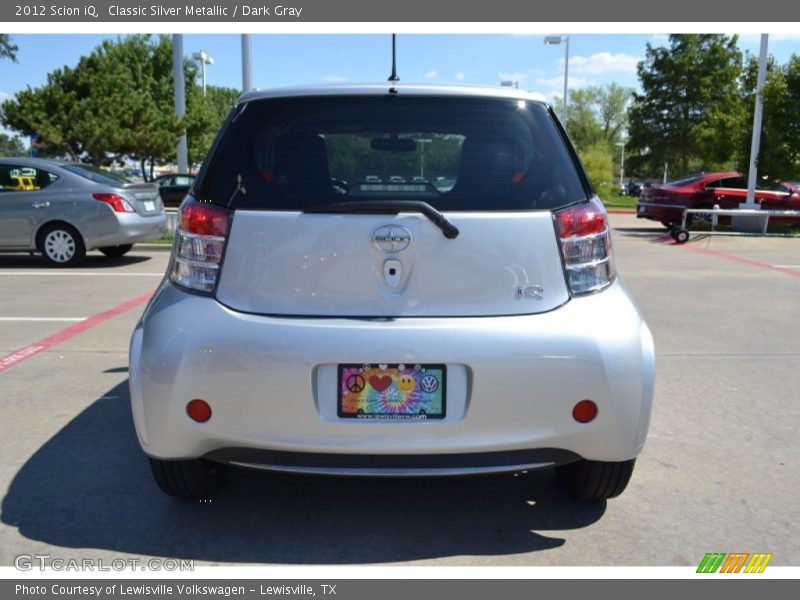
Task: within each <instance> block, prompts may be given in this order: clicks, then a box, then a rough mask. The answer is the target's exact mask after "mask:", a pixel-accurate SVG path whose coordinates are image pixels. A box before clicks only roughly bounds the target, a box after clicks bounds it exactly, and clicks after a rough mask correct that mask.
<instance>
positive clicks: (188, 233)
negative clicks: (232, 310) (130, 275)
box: [169, 198, 231, 292]
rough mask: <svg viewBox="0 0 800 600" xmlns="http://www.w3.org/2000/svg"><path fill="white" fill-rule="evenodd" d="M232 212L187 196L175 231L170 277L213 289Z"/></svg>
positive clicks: (186, 284) (194, 287)
mask: <svg viewBox="0 0 800 600" xmlns="http://www.w3.org/2000/svg"><path fill="white" fill-rule="evenodd" d="M230 221H231V212H230V211H229V210H227V209H225V208H222V207H220V206H216V205H214V204H209V203H207V202H198V201H197V200H195V199H194V198H187V199H186V200H185V201H184V202H183V204H182V205H181V212H180V222H179V224H178V228H177V230H176V231H175V246H174V248H173V261H172V270H171V271H170V275H169V277H170V279H171V280H172V281H173V282H175V283H177V284H178V285H181V286H183V287H185V288H189V289H191V290H197V291H199V292H213V291H214V288H215V287H216V285H217V278H218V277H219V270H220V266H221V264H222V253H223V250H224V249H225V240H226V239H227V237H228V229H229V227H230Z"/></svg>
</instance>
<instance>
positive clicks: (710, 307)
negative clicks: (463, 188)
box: [0, 215, 800, 565]
mask: <svg viewBox="0 0 800 600" xmlns="http://www.w3.org/2000/svg"><path fill="white" fill-rule="evenodd" d="M612 224H613V226H614V244H615V251H616V258H617V265H618V269H619V271H620V273H621V274H622V277H623V279H624V282H625V284H626V285H627V286H628V288H629V289H630V291H631V292H632V294H633V296H634V298H635V299H636V300H637V302H638V304H639V306H640V308H641V310H642V312H643V313H644V315H645V317H646V319H647V321H648V324H649V325H650V328H651V330H652V332H653V335H654V337H655V342H656V351H657V384H656V398H655V408H654V413H653V419H652V423H651V428H650V435H649V438H648V441H647V445H646V447H645V450H644V452H643V454H642V455H641V457H640V459H639V461H638V464H637V468H636V471H635V472H634V476H633V480H632V482H631V484H630V486H629V488H628V490H627V491H626V492H625V494H623V495H622V496H621V497H620V498H617V499H615V500H611V501H609V502H608V503H605V504H601V505H596V506H586V505H581V504H579V503H577V502H574V501H572V500H570V499H569V498H567V497H566V496H565V495H563V494H562V493H561V492H559V491H558V489H557V488H556V486H555V481H554V477H553V475H552V473H551V472H549V471H540V472H534V473H528V474H518V475H511V474H509V475H502V476H491V477H480V478H463V479H437V480H364V479H334V478H318V477H297V476H277V475H268V474H262V473H251V472H244V471H241V472H234V474H233V476H232V478H231V482H230V485H229V486H228V487H227V488H225V489H224V490H223V492H222V493H221V494H220V495H219V496H218V497H217V498H215V500H214V501H213V502H212V503H210V504H184V503H180V502H178V501H175V500H172V499H170V498H167V497H166V496H163V495H162V494H161V493H160V492H159V491H158V490H157V489H156V487H155V485H154V484H153V482H152V481H151V477H150V473H149V469H148V466H147V462H146V460H145V458H144V456H143V455H142V453H141V451H140V450H139V447H138V444H137V442H136V438H135V434H134V432H133V427H132V424H131V419H130V409H129V399H128V390H127V345H128V340H129V337H130V333H131V331H132V329H133V327H134V324H135V322H136V320H137V319H138V317H139V315H140V314H141V311H142V309H143V307H144V304H143V302H144V300H145V297H146V294H148V293H149V292H151V291H152V290H153V289H154V288H155V286H156V285H157V284H158V282H159V280H160V278H161V276H162V274H163V272H164V270H165V268H166V263H167V259H168V253H167V252H164V251H157V250H140V249H138V248H134V250H133V251H132V252H131V254H130V255H128V256H126V257H124V258H123V259H118V260H114V261H112V260H109V259H106V258H104V257H102V256H101V255H100V254H99V253H92V254H91V255H90V257H89V260H87V262H86V263H85V264H84V265H82V266H81V267H80V268H78V269H72V270H53V269H49V268H46V267H45V266H44V264H43V263H42V262H41V261H40V260H39V259H38V258H31V257H28V256H27V255H0V290H2V293H0V298H1V299H2V301H0V407H2V411H3V414H2V418H0V440H2V450H3V451H2V454H0V496H1V497H2V508H1V509H0V565H11V564H13V560H14V557H15V556H16V555H18V554H32V553H49V554H51V555H53V556H58V557H61V558H65V559H69V558H94V557H102V558H107V559H108V560H111V559H113V558H119V557H126V556H136V557H148V556H156V557H174V558H183V559H196V560H197V561H198V564H202V563H204V562H210V563H272V564H297V563H302V564H384V563H398V564H429V565H697V564H698V563H699V561H700V560H701V559H702V557H703V555H704V554H705V553H706V552H712V551H715V552H716V551H720V552H771V553H773V554H774V558H773V560H772V563H771V564H772V565H797V564H800V521H798V519H797V508H796V507H797V498H798V496H800V473H799V472H798V469H797V465H796V463H795V460H796V459H797V457H798V456H800V441H799V440H800V436H799V435H798V429H800V403H798V390H800V369H798V361H799V360H800V319H798V317H797V312H796V311H797V306H798V299H800V238H793V239H784V238H767V239H758V238H729V237H725V238H722V237H714V238H709V237H707V238H704V239H698V240H696V241H692V242H691V243H689V244H686V245H685V246H675V245H673V244H671V243H669V240H668V239H665V237H666V236H664V235H663V233H664V230H663V229H661V228H660V227H659V226H657V225H652V226H651V225H649V224H647V223H643V222H642V221H637V220H636V219H635V218H633V217H632V216H629V215H613V216H612ZM115 307H116V309H115ZM110 309H115V310H111V312H108V311H109V310H110ZM599 317H600V318H602V315H599ZM85 319H89V320H88V321H87V320H85ZM69 328H71V329H69ZM64 330H66V331H64ZM40 340H46V343H43V344H37V342H39V341H40ZM19 351H22V352H21V353H19ZM12 354H13V355H14V356H13V358H10V359H9V358H8V355H12ZM2 357H6V359H5V360H4V359H2ZM12 363H13V364H12Z"/></svg>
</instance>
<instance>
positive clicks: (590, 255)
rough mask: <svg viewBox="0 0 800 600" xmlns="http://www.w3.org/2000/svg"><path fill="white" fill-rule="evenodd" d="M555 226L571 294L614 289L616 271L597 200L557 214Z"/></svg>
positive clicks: (601, 208)
mask: <svg viewBox="0 0 800 600" xmlns="http://www.w3.org/2000/svg"><path fill="white" fill-rule="evenodd" d="M555 224H556V233H557V234H558V238H559V242H560V244H561V255H562V257H563V260H564V270H565V271H566V275H567V284H568V285H569V290H570V293H571V294H572V295H573V296H581V295H585V294H593V293H594V292H599V291H600V290H602V289H604V288H606V287H608V286H609V285H611V283H612V282H613V281H614V278H615V277H616V269H615V268H614V258H613V255H612V252H611V236H610V235H609V231H608V218H607V215H606V209H605V207H604V206H603V203H602V202H600V200H599V199H598V198H596V197H595V198H592V200H591V201H589V202H588V203H585V204H579V205H578V206H573V207H571V208H567V209H565V210H562V211H559V212H556V213H555Z"/></svg>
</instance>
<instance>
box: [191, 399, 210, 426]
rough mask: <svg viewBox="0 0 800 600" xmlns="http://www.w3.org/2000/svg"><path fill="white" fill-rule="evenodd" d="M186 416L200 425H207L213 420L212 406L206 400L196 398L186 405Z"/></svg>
mask: <svg viewBox="0 0 800 600" xmlns="http://www.w3.org/2000/svg"><path fill="white" fill-rule="evenodd" d="M186 414H187V415H189V418H191V419H192V420H194V421H197V422H198V423H205V422H206V421H208V420H209V419H210V418H211V406H209V404H208V402H206V401H205V400H200V399H199V398H196V399H194V400H192V401H191V402H189V404H187V405H186Z"/></svg>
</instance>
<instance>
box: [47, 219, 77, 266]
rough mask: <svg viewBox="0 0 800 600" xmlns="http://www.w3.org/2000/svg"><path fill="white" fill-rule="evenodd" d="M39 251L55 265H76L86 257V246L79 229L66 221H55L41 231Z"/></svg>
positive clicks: (51, 264) (50, 263) (48, 261)
mask: <svg viewBox="0 0 800 600" xmlns="http://www.w3.org/2000/svg"><path fill="white" fill-rule="evenodd" d="M37 246H38V248H39V252H41V253H42V257H43V258H44V260H45V262H47V263H48V264H49V265H50V266H53V267H74V266H75V265H77V264H79V263H80V262H81V261H83V259H84V258H85V257H86V246H85V245H84V243H83V237H81V234H80V233H78V230H77V229H75V228H74V227H72V226H71V225H67V224H66V223H53V224H51V225H48V226H46V227H45V228H43V229H42V230H41V231H40V232H39V236H38V244H37Z"/></svg>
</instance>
